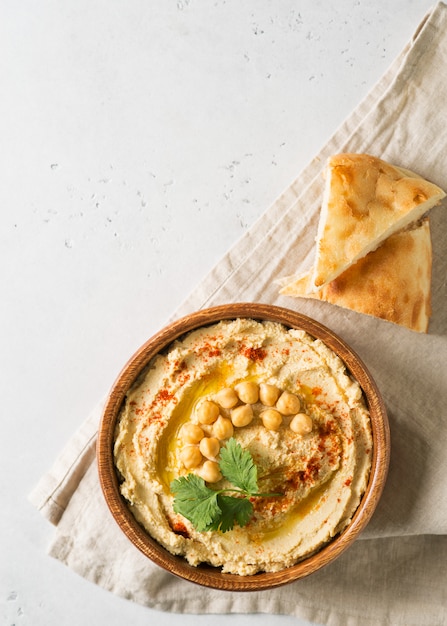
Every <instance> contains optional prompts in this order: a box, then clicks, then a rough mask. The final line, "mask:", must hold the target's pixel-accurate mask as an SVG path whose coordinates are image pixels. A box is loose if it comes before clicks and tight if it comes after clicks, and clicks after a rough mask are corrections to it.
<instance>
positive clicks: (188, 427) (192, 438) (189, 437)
mask: <svg viewBox="0 0 447 626" xmlns="http://www.w3.org/2000/svg"><path fill="white" fill-rule="evenodd" d="M204 435H205V433H204V432H203V430H202V429H201V428H200V426H197V424H193V423H192V422H187V423H186V424H183V426H182V429H181V431H180V437H181V439H182V440H183V441H184V442H185V443H199V441H200V440H201V439H202V438H203V437H204Z"/></svg>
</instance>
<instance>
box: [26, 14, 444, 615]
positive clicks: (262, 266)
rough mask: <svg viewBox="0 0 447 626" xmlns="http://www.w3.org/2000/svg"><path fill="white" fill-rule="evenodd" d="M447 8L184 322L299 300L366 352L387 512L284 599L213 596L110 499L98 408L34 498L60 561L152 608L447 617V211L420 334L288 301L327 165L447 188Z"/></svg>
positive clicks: (209, 282) (221, 269)
mask: <svg viewBox="0 0 447 626" xmlns="http://www.w3.org/2000/svg"><path fill="white" fill-rule="evenodd" d="M446 127H447V5H445V4H443V3H439V4H438V5H437V6H436V7H434V9H433V11H432V12H431V13H430V14H429V15H428V16H427V18H426V19H425V20H424V22H423V23H422V24H421V25H420V26H419V28H418V29H417V32H416V33H415V35H414V37H413V39H412V40H411V41H410V42H409V43H408V45H407V46H406V48H405V49H404V50H403V51H402V53H401V54H400V55H399V57H398V58H397V59H396V60H395V62H394V63H393V65H392V66H391V67H390V68H389V70H388V71H387V72H386V74H385V75H384V76H383V77H382V79H381V80H380V81H379V83H378V84H377V85H376V86H375V87H374V88H373V89H372V90H371V92H370V93H369V95H368V96H367V97H366V98H365V100H364V101H363V102H361V103H360V105H359V106H358V107H357V108H356V109H355V110H354V111H353V112H352V113H351V115H349V117H348V118H347V119H346V121H345V122H344V123H343V125H342V126H341V127H340V128H339V129H338V130H337V131H336V133H335V134H334V136H333V137H332V138H331V139H330V140H329V141H328V143H327V144H326V145H325V146H324V147H323V148H322V150H321V151H320V153H319V154H318V155H317V156H316V157H315V158H314V159H313V160H312V162H311V163H310V164H309V165H308V167H307V168H306V169H305V170H304V171H303V172H301V174H300V175H299V176H298V177H297V178H296V180H295V181H293V182H292V184H291V185H290V186H289V188H288V189H286V190H285V192H284V193H283V194H282V195H281V197H280V198H278V200H277V201H276V202H275V203H274V204H273V205H272V206H271V207H270V208H269V209H268V210H267V211H266V212H265V213H264V215H263V216H262V217H261V218H260V219H259V220H258V222H257V223H256V224H255V225H254V226H253V227H252V228H251V229H250V230H249V231H248V232H247V233H246V234H245V235H244V236H243V237H242V239H241V240H239V241H238V242H237V243H236V244H235V245H234V247H233V248H232V249H231V250H230V251H229V252H228V253H227V254H226V255H225V256H224V258H222V260H221V261H220V262H219V263H218V264H217V266H216V267H215V268H214V269H212V271H211V272H210V273H209V275H208V276H207V277H206V278H205V279H204V280H203V282H202V283H201V284H199V285H198V287H197V288H196V289H195V291H194V292H193V293H192V294H191V295H190V297H189V298H188V299H187V300H186V301H185V302H184V303H183V304H182V305H181V306H180V307H179V308H178V310H177V311H176V313H175V315H174V317H180V316H182V315H184V314H187V313H190V312H192V311H193V310H196V309H200V308H204V307H208V306H212V305H216V304H222V303H228V302H238V301H253V302H265V303H271V304H276V305H280V306H286V307H289V308H291V309H295V310H297V311H300V312H302V313H304V314H306V315H309V316H310V317H313V318H315V319H317V320H318V321H320V322H322V323H323V324H326V325H327V326H329V327H330V328H331V329H332V330H333V331H335V332H336V333H338V334H339V335H340V336H341V337H342V338H343V339H344V340H346V341H347V342H348V343H349V344H350V345H351V346H352V347H353V349H354V350H355V351H356V352H357V353H358V354H359V355H360V356H361V358H362V360H363V361H364V362H365V363H366V365H367V367H368V369H369V370H370V371H371V373H372V375H373V377H374V378H375V379H376V382H377V383H378V386H379V388H380V390H381V392H382V395H383V397H384V399H385V403H386V406H387V410H388V413H389V419H390V427H391V437H392V451H391V465H390V471H389V477H388V481H387V484H386V487H385V491H384V494H383V497H382V499H381V501H380V503H379V506H378V508H377V510H376V512H375V514H374V516H373V518H372V520H371V522H370V524H369V525H368V527H367V528H366V530H365V531H364V533H363V534H362V536H361V537H360V539H359V540H358V541H357V542H356V543H355V544H354V545H353V546H352V547H351V548H350V549H349V550H347V551H346V552H345V553H344V554H343V555H342V556H341V557H339V559H337V561H336V562H335V563H333V564H332V565H329V566H327V567H325V568H324V569H323V570H321V571H320V572H317V573H315V574H313V575H311V576H309V577H308V578H305V579H303V580H301V581H297V582H295V583H292V584H289V585H286V586H285V587H280V588H278V589H275V590H272V591H270V590H269V591H262V592H243V593H229V592H225V591H215V590H212V589H203V590H201V593H200V594H196V593H191V591H192V589H191V585H192V583H188V582H185V581H183V580H180V579H178V578H176V577H174V576H172V575H171V574H169V573H167V572H165V571H164V570H162V569H160V568H158V567H157V566H155V565H153V564H151V563H150V562H148V560H147V559H146V558H145V557H144V556H143V555H142V554H140V552H139V551H138V550H137V549H136V548H135V547H134V546H133V545H132V544H130V542H129V541H128V540H127V538H126V537H124V536H123V535H122V534H121V532H120V530H119V529H118V526H117V525H116V523H115V522H114V520H113V519H112V517H111V515H110V513H109V511H108V509H107V506H106V505H105V503H104V500H103V497H102V494H101V491H100V486H99V481H98V476H97V469H96V463H95V439H96V431H97V427H98V421H99V418H100V414H101V405H99V406H98V407H97V408H96V409H95V410H94V411H93V412H92V414H91V415H90V416H89V417H88V418H87V420H86V421H85V422H84V423H83V425H82V426H81V428H80V429H79V431H78V432H77V433H76V434H75V436H74V437H73V438H72V439H71V440H70V441H69V442H68V444H67V446H66V448H65V449H64V450H63V451H62V452H61V454H60V456H59V458H58V459H57V461H56V463H55V464H54V466H53V468H52V469H51V471H49V472H48V474H46V475H45V476H43V477H42V478H41V480H40V482H39V483H38V485H37V486H36V488H35V489H34V491H33V492H32V494H30V500H31V501H32V503H33V504H34V505H35V506H36V507H37V508H38V509H39V510H40V511H41V513H42V514H43V515H44V516H45V517H47V519H48V520H49V521H50V522H52V523H53V524H55V535H54V539H53V541H52V543H51V546H50V547H49V553H50V554H51V555H52V556H53V557H55V558H57V559H59V560H60V561H62V562H64V563H65V564H67V565H68V566H69V567H70V568H72V569H73V570H74V571H76V572H77V573H78V574H80V575H82V576H84V577H85V578H87V579H89V580H91V581H93V582H95V583H97V584H98V585H101V586H102V587H104V588H106V589H108V590H110V591H111V592H113V593H116V594H119V595H121V596H123V597H126V598H129V599H131V600H134V601H136V602H139V603H141V604H143V605H146V606H148V607H151V608H155V609H159V610H163V611H171V612H182V613H236V612H238V613H271V614H288V615H294V616H298V617H301V618H303V619H307V620H310V621H314V622H316V623H319V624H327V625H330V626H338V625H340V626H341V625H346V624H348V625H349V624H356V625H358V624H367V625H371V626H372V625H379V624H380V625H381V626H382V625H383V624H393V625H401V624H402V625H404V624H405V626H410V625H412V624H415V625H416V624H417V625H418V626H424V625H430V626H433V625H435V624H436V625H439V624H447V566H446V565H445V564H446V563H447V452H446V451H447V419H446V417H447V366H446V363H447V311H446V302H447V287H446V276H447V254H446V248H447V212H446V211H447V207H446V204H445V203H444V205H443V206H440V207H436V208H435V209H433V210H432V211H431V212H430V220H431V227H432V239H433V252H434V264H433V277H432V289H433V301H432V309H433V314H432V321H431V325H430V329H429V333H428V334H419V333H414V332H412V331H409V330H407V329H405V328H401V327H398V326H395V325H393V324H390V323H388V322H385V321H382V320H379V319H375V318H372V317H368V316H365V315H362V314H359V313H356V312H354V311H349V310H347V309H341V308H340V307H336V306H334V305H331V304H328V303H326V302H319V301H311V300H299V299H291V298H287V297H285V296H279V295H278V286H277V285H276V284H275V279H277V278H279V277H281V276H286V275H289V274H293V273H296V272H298V271H301V270H302V271H305V270H307V269H308V268H310V266H311V265H312V261H313V255H314V253H315V235H316V228H317V223H318V217H319V208H320V201H321V195H322V189H323V180H322V175H321V172H322V170H323V168H324V165H325V161H326V158H327V157H328V156H329V155H331V154H334V153H337V152H344V151H350V152H369V153H371V154H374V155H376V156H379V157H381V158H384V159H385V160H388V161H390V162H392V163H394V164H396V165H401V166H402V167H405V168H407V169H411V170H414V171H415V172H417V173H419V174H420V175H422V176H424V177H426V178H428V179H429V180H431V181H432V182H434V183H436V184H438V185H439V186H440V187H442V188H443V189H447V133H446Z"/></svg>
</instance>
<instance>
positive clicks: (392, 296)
mask: <svg viewBox="0 0 447 626" xmlns="http://www.w3.org/2000/svg"><path fill="white" fill-rule="evenodd" d="M431 268H432V245H431V237H430V225H429V220H428V218H425V219H423V220H422V221H421V223H420V224H419V225H417V226H415V227H414V228H412V229H411V230H404V231H400V232H399V233H396V234H395V235H392V236H391V237H389V238H388V239H387V240H386V241H385V242H384V243H383V244H382V245H381V246H380V247H379V248H377V250H375V251H373V252H370V253H369V254H368V255H367V256H365V257H363V258H362V259H360V260H359V261H357V263H356V264H355V265H351V266H350V267H349V268H348V269H347V270H346V271H344V272H343V273H342V274H341V275H340V276H338V277H337V278H336V279H334V280H333V281H331V282H330V283H329V284H327V285H326V286H324V287H323V288H322V289H319V290H318V291H314V292H312V284H311V282H312V281H311V277H312V273H311V272H310V273H308V274H305V275H302V276H301V277H295V278H294V279H292V277H290V278H289V279H286V278H285V279H282V280H281V283H282V284H283V287H282V288H281V290H280V293H281V294H282V295H286V296H294V297H303V298H315V299H318V300H325V301H327V302H330V303H332V304H336V305H338V306H341V307H344V308H347V309H352V310H354V311H358V312H360V313H365V314H367V315H373V316H375V317H379V318H382V319H384V320H387V321H389V322H393V323H395V324H399V325H401V326H406V327H407V328H410V329H411V330H414V331H417V332H422V333H424V332H427V330H428V323H429V318H430V313H431Z"/></svg>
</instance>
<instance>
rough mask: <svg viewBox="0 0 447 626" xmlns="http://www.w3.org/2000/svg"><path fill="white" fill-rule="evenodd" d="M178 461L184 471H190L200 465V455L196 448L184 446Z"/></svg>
mask: <svg viewBox="0 0 447 626" xmlns="http://www.w3.org/2000/svg"><path fill="white" fill-rule="evenodd" d="M180 460H181V462H182V463H183V465H184V466H185V467H186V469H192V468H193V467H197V466H198V465H200V463H201V462H202V454H201V452H200V450H199V448H198V447H197V446H185V447H184V448H182V450H181V451H180Z"/></svg>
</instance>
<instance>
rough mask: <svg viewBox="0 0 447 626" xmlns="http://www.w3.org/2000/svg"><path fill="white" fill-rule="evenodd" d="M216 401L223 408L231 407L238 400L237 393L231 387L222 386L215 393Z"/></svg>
mask: <svg viewBox="0 0 447 626" xmlns="http://www.w3.org/2000/svg"><path fill="white" fill-rule="evenodd" d="M215 398H216V402H217V404H219V405H220V406H221V407H222V408H224V409H232V408H233V407H234V406H236V404H237V403H238V402H239V398H238V397H237V393H236V392H235V391H234V389H231V387H224V388H223V389H221V390H220V391H218V392H217V393H216V395H215Z"/></svg>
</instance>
